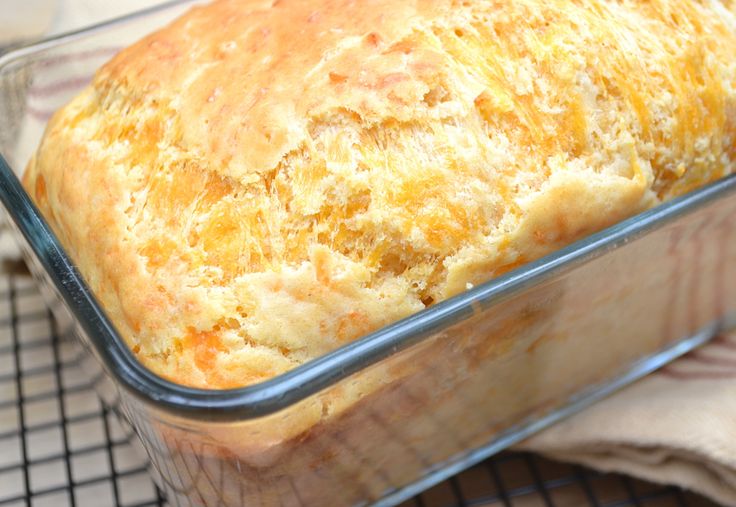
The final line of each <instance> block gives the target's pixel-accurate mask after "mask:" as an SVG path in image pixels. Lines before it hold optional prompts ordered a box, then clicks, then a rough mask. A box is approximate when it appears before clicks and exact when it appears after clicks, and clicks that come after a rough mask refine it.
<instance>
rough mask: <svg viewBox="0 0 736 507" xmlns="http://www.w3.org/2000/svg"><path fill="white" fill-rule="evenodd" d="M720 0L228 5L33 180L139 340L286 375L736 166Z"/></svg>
mask: <svg viewBox="0 0 736 507" xmlns="http://www.w3.org/2000/svg"><path fill="white" fill-rule="evenodd" d="M734 11H736V8H735V7H734V2H731V1H725V0H724V1H718V0H701V1H696V0H649V1H644V0H585V1H572V0H570V1H568V0H484V1H480V0H477V1H472V0H471V1H460V0H373V1H352V0H217V1H215V2H214V3H211V4H209V5H205V6H200V7H195V8H193V9H192V10H191V11H190V12H188V13H187V14H186V15H184V16H183V17H181V18H180V19H178V20H176V21H175V22H173V23H172V24H171V25H170V26H168V27H166V28H164V29H162V30H160V31H158V32H156V33H154V34H152V35H150V36H148V37H147V38H145V39H143V40H141V41H140V42H138V43H136V44H134V45H133V46H131V47H129V48H127V49H125V50H123V51H121V52H120V53H119V54H118V55H117V56H116V57H114V58H113V59H112V61H110V62H109V63H108V64H106V65H105V66H104V67H103V68H102V69H100V71H99V72H98V73H97V75H96V76H95V78H94V80H93V82H92V83H91V85H90V86H89V87H88V88H86V89H85V90H84V92H83V93H81V94H80V95H79V96H78V97H76V98H75V99H74V100H73V101H71V103H70V104H68V105H67V106H66V107H64V108H63V109H61V110H60V111H59V112H58V113H57V114H56V115H55V116H54V117H53V119H52V120H51V122H50V124H49V126H48V128H47V131H46V133H45V136H44V138H43V141H42V143H41V145H40V147H39V149H38V151H37V153H36V154H35V156H34V157H33V159H32V160H31V162H30V163H29V165H28V169H27V172H26V174H25V177H24V184H25V185H26V187H27V188H28V190H29V191H30V192H31V193H32V195H33V197H34V199H35V202H36V203H37V205H38V206H39V208H40V210H41V211H42V213H43V214H44V216H45V217H46V218H47V219H48V221H49V222H50V224H51V225H52V227H53V229H54V231H55V232H56V234H57V235H58V237H59V238H60V240H61V242H62V244H63V245H64V246H65V248H66V249H68V251H69V253H70V254H71V256H72V258H73V259H74V261H75V262H76V263H77V265H78V268H79V270H80V271H81V273H82V274H83V275H84V277H85V279H86V281H87V282H88V284H89V285H90V287H91V289H92V290H93V292H94V293H95V294H96V295H97V297H98V298H99V299H100V301H101V303H102V305H103V306H104V308H105V310H106V311H107V313H108V314H109V316H110V317H111V319H112V321H113V322H114V324H115V325H116V326H117V327H118V329H119V330H120V332H121V334H122V335H123V337H124V338H125V339H126V341H127V343H128V344H129V346H130V347H131V349H132V350H133V352H134V353H135V354H136V355H137V357H138V358H139V359H140V360H141V361H142V362H143V363H144V364H145V365H147V366H148V367H150V368H151V369H152V370H153V371H155V372H156V373H158V374H160V375H162V376H164V377H166V378H169V379H172V380H174V381H176V382H179V383H182V384H186V385H191V386H199V387H209V388H227V387H234V386H243V385H248V384H252V383H256V382H259V381H262V380H264V379H267V378H270V377H272V376H275V375H278V374H280V373H282V372H284V371H287V370H289V369H291V368H293V367H295V366H297V365H299V364H302V363H304V362H305V361H308V360H310V359H312V358H315V357H317V356H319V355H321V354H324V353H325V352H327V351H330V350H332V349H335V348H336V347H339V346H340V345H342V344H345V343H346V342H348V341H350V340H354V339H356V338H358V337H360V336H363V335H365V334H367V333H369V332H371V331H374V330H377V329H379V328H381V327H382V326H385V325H387V324H390V323H392V322H394V321H396V320H399V319H401V318H403V317H406V316H408V315H411V314H413V313H415V312H418V311H420V310H422V309H424V308H425V307H427V306H430V305H432V304H434V303H436V302H438V301H441V300H444V299H446V298H449V297H451V296H453V295H455V294H458V293H459V292H462V291H464V290H466V288H468V287H470V286H473V285H476V284H479V283H482V282H484V281H487V280H489V279H491V278H493V277H494V276H498V275H499V274H502V273H504V272H507V271H509V270H511V269H514V268H516V267H518V266H520V265H522V264H524V263H526V262H528V261H530V260H533V259H536V258H539V257H540V256H543V255H545V254H547V253H550V252H552V251H554V250H555V249H558V248H560V247H561V246H564V245H566V244H569V243H571V242H573V241H575V240H578V239H580V238H582V237H584V236H586V235H588V234H590V233H592V232H594V231H597V230H600V229H603V228H605V227H607V226H609V225H611V224H614V223H616V222H617V221H620V220H622V219H624V218H626V217H629V216H631V215H634V214H636V213H638V212H640V211H642V210H645V209H647V208H650V207H652V206H654V205H656V204H658V203H660V202H662V201H663V200H666V199H668V198H671V197H673V196H677V195H680V194H683V193H685V192H687V191H689V190H691V189H694V188H696V187H698V186H701V185H703V184H705V183H707V182H710V181H714V180H716V179H718V178H721V177H723V176H724V175H727V174H729V173H732V172H733V171H734V167H735V163H736V150H735V144H734V142H735V137H734V136H735V135H736V92H735V91H734V84H736V56H734V55H736V53H735V52H734V51H735V50H734V48H736V17H734Z"/></svg>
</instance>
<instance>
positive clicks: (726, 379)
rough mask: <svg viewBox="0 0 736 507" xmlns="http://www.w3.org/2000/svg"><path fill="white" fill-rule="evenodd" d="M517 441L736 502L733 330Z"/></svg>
mask: <svg viewBox="0 0 736 507" xmlns="http://www.w3.org/2000/svg"><path fill="white" fill-rule="evenodd" d="M519 447H521V448H523V449H526V450H530V451H535V452H539V453H542V454H544V455H546V456H548V457H550V458H552V459H557V460H561V461H569V462H574V463H580V464H583V465H586V466H589V467H592V468H596V469H598V470H602V471H606V472H622V473H625V474H628V475H634V476H638V477H640V478H643V479H647V480H649V481H652V482H659V483H663V484H675V485H678V486H682V487H683V488H686V489H691V490H693V491H697V492H699V493H701V494H703V495H705V496H708V497H710V498H712V499H713V500H716V501H717V502H719V503H721V504H724V505H729V506H736V333H733V332H732V333H724V334H721V335H720V336H718V337H717V338H715V339H713V340H712V341H711V342H710V343H709V344H707V345H705V346H703V347H701V348H700V349H698V350H695V351H694V352H691V353H690V354H688V355H686V356H684V357H683V358H681V359H679V360H677V361H675V362H674V363H671V364H669V365H668V366H665V367H664V368H662V369H661V370H659V371H657V372H655V373H653V374H651V375H649V376H648V377H646V378H644V379H642V380H640V381H638V382H636V383H635V384H632V385H631V386H629V387H627V388H625V389H624V390H622V391H620V392H618V393H616V394H614V395H613V396H611V397H609V398H607V399H606V400H604V401H602V402H600V403H598V404H596V405H594V406H592V407H590V408H588V409H586V410H585V411H583V412H581V413H579V414H577V415H575V416H573V417H571V418H569V419H567V420H565V421H563V422H561V423H559V424H557V425H556V426H554V427H552V428H550V429H548V430H546V431H544V432H542V433H540V434H537V435H535V436H534V437H532V438H531V439H529V440H527V441H525V442H523V443H522V444H521V445H520V446H519Z"/></svg>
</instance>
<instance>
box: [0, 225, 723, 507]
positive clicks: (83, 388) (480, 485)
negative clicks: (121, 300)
mask: <svg viewBox="0 0 736 507" xmlns="http://www.w3.org/2000/svg"><path fill="white" fill-rule="evenodd" d="M0 260H2V267H1V268H0V507H20V506H33V507H45V506H54V507H57V506H60V507H63V506H73V507H77V506H79V507H108V506H109V507H115V506H125V507H132V506H138V507H143V506H165V505H167V503H166V501H165V499H164V498H163V496H162V495H161V493H160V492H159V491H158V489H156V487H155V486H154V485H153V483H152V482H151V479H150V478H149V474H148V471H147V468H146V467H147V461H146V460H145V459H143V458H142V457H141V456H143V454H142V452H141V450H140V449H135V447H137V441H136V439H135V437H134V436H133V433H132V431H131V430H130V429H129V428H127V427H126V426H125V425H123V424H121V423H120V421H119V420H118V417H117V415H116V414H115V413H113V411H112V410H110V409H109V408H107V407H105V406H103V405H102V404H101V403H100V401H99V400H98V398H97V396H96V394H95V393H94V391H93V390H92V380H91V379H89V378H87V377H86V376H85V375H84V373H83V372H82V371H81V370H80V369H79V367H78V363H79V356H78V354H80V352H79V350H78V348H77V347H75V346H74V345H73V344H72V343H71V342H70V338H68V337H66V336H62V335H61V333H60V332H59V330H58V329H57V328H56V325H55V323H54V321H53V319H52V318H51V315H50V313H49V311H48V310H47V308H46V307H45V305H44V303H43V300H42V299H41V296H40V294H39V293H38V292H37V290H36V288H35V285H34V283H33V281H32V280H31V279H30V278H29V277H28V275H27V274H26V273H25V272H24V270H23V265H22V263H21V262H20V261H18V260H17V253H16V251H15V249H14V247H13V245H12V241H11V240H10V238H9V235H8V234H7V233H5V232H3V233H0ZM537 505H541V506H585V505H591V506H610V507H613V506H616V507H618V506H647V507H649V506H651V507H654V506H659V507H664V506H678V507H682V506H698V507H699V506H712V505H714V504H712V503H710V502H708V501H707V500H704V499H702V498H699V497H696V496H695V495H692V494H690V493H685V492H683V491H680V490H678V489H676V488H672V487H662V486H655V485H651V484H647V483H644V482H640V481H637V480H634V479H630V478H627V477H623V476H618V475H612V474H599V473H596V472H593V471H590V470H586V469H583V468H581V467H577V466H571V465H564V464H559V463H554V462H551V461H548V460H546V459H543V458H540V457H537V456H534V455H531V454H520V453H505V454H502V455H500V456H497V457H495V458H493V459H490V460H487V461H486V462H484V463H482V464H480V465H478V466H475V467H473V468H471V469H470V470H467V471H465V472H463V473H461V474H459V475H458V476H456V477H454V478H452V479H450V480H448V481H445V482H444V483H442V484H440V485H438V486H435V487H434V488H432V489H430V490H429V491H427V492H425V493H423V494H422V495H420V496H418V497H416V498H414V499H413V500H411V501H409V502H406V503H405V504H404V506H405V507H410V506H416V507H450V506H457V507H460V506H505V507H509V506H514V507H518V506H530V507H531V506H537Z"/></svg>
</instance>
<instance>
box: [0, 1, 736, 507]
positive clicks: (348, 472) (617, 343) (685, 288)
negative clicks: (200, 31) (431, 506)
mask: <svg viewBox="0 0 736 507" xmlns="http://www.w3.org/2000/svg"><path fill="white" fill-rule="evenodd" d="M187 6H188V5H187V4H181V3H177V4H170V5H167V6H165V7H161V8H156V9H152V10H149V11H147V12H144V13H140V14H136V15H133V16H129V17H127V18H125V19H122V20H118V21H115V22H112V23H107V24H104V25H100V26H97V27H94V28H92V29H89V30H85V31H83V32H78V33H75V34H71V35H68V36H63V37H61V38H57V39H55V40H50V41H45V42H43V43H40V44H37V45H35V46H32V47H27V48H24V49H21V50H19V51H17V52H15V53H12V54H9V55H6V56H4V57H2V58H0V121H1V122H2V124H1V125H0V154H2V158H1V159H0V200H2V203H3V204H4V206H5V207H6V209H7V211H8V213H7V215H8V217H9V220H8V223H9V224H10V225H11V226H12V227H13V228H14V229H15V230H16V231H17V232H18V234H17V236H18V238H19V241H20V242H21V244H22V245H23V247H24V251H25V253H26V254H27V259H28V261H29V264H30V265H31V269H32V271H33V273H34V275H35V276H36V277H37V278H38V280H39V283H40V284H41V286H42V287H43V288H44V292H45V293H46V294H47V296H48V298H49V299H48V301H49V304H50V306H51V307H52V309H53V310H54V312H55V314H56V315H57V317H58V318H59V319H60V320H62V321H66V322H69V323H70V324H72V325H73V329H74V330H75V331H76V335H77V336H78V338H79V343H80V344H81V345H82V346H83V347H84V348H86V349H87V350H88V351H89V354H88V360H86V363H87V367H88V368H89V370H90V375H93V376H94V378H95V379H96V380H97V385H98V388H99V389H98V390H99V392H100V395H101V396H102V397H103V398H104V399H105V400H106V401H107V402H108V403H110V404H113V405H116V406H117V407H119V408H120V410H121V412H122V413H123V414H124V415H125V417H126V418H127V419H128V420H129V421H130V422H131V424H132V425H133V426H134V428H135V429H136V432H137V434H138V435H139V436H140V438H141V440H142V442H143V444H144V447H145V448H146V450H147V452H148V455H149V457H150V459H151V462H152V464H153V466H154V467H153V468H154V475H155V479H156V480H157V482H158V484H159V485H160V486H161V487H162V489H163V490H164V491H165V493H166V495H167V496H168V498H169V501H170V502H171V504H172V505H181V506H192V505H196V506H208V507H210V506H215V505H217V506H228V507H231V506H238V507H239V506H246V505H247V506H253V505H285V506H292V505H307V506H311V505H319V506H332V505H334V506H349V505H365V504H373V503H375V504H379V505H392V504H396V503H398V502H400V501H401V500H402V499H405V498H408V497H409V496H411V495H412V494H414V493H416V492H417V491H420V490H421V489H423V488H426V487H428V486H430V485H432V484H434V483H436V482H438V481H440V480H442V479H443V478H445V477H447V476H449V475H450V474H453V473H455V472H457V471H459V470H460V469H462V468H464V467H467V466H470V465H472V464H474V463H476V462H478V461H480V460H481V459H483V458H484V457H486V456H488V455H490V454H492V453H494V452H497V451H499V450H501V449H502V448H504V447H507V446H509V445H511V444H513V443H514V442H517V441H519V440H520V439H522V438H525V437H526V436H528V435H530V434H531V433H532V432H534V431H537V430H539V429H541V428H543V427H545V426H547V425H549V424H552V423H553V422H555V421H557V420H559V419H560V418H562V417H564V416H566V415H568V414H570V413H572V412H574V411H576V410H579V409H580V408H582V407H584V406H585V405H586V404H589V403H591V402H593V401H595V400H597V399H600V398H601V397H603V396H605V395H606V394H608V393H610V392H612V391H613V390H615V389H617V388H619V387H621V386H622V385H625V384H626V383H628V382H630V381H632V380H635V379H636V378H639V377H641V376H642V375H645V374H647V373H648V372H651V371H652V370H654V369H656V368H657V367H659V366H661V365H662V364H664V363H666V362H667V361H669V360H671V359H672V358H674V357H677V356H679V355H681V354H683V353H685V352H687V351H688V350H690V349H692V348H693V347H696V346H698V345H699V344H701V343H703V342H704V341H706V340H708V339H709V338H710V337H712V336H714V335H715V334H716V333H717V332H718V331H719V329H720V328H722V327H723V326H726V325H729V324H732V323H733V321H734V319H735V318H736V177H729V178H726V179H723V180H721V181H719V182H717V183H715V184H712V185H710V186H709V187H707V188H703V189H700V190H697V191H695V192H693V193H691V194H689V195H687V196H685V197H683V198H680V199H677V200H675V201H672V202H669V203H667V204H665V205H662V206H660V207H658V208H656V209H654V210H651V211H648V212H646V213H643V214H641V215H638V216H636V217H634V218H631V219H629V220H627V221H625V222H623V223H620V224H618V225H616V226H614V227H611V228H609V229H607V230H605V231H602V232H600V233H598V234H595V235H593V236H591V237H589V238H587V239H585V240H583V241H580V242H578V243H576V244H574V245H572V246H570V247H568V248H565V249H563V250H561V251H559V252H557V253H555V254H553V255H550V256H547V257H545V258H543V259H541V260H539V261H537V262H533V263H531V264H528V265H526V266H523V267H521V268H518V269H516V270H515V271H513V272H510V273H508V274H506V275H504V276H502V277H500V278H497V279H495V280H493V281H491V282H488V283H486V284H484V285H482V286H479V287H476V288H474V289H472V290H470V291H468V292H466V293H464V294H461V295H459V296H457V297H454V298H452V299H450V300H448V301H445V302H443V303H440V304H437V305H435V306H433V307H431V308H429V309H427V310H425V311H423V312H421V313H419V314H417V315H415V316H412V317H410V318H408V319H405V320H403V321H401V322H398V323H396V324H394V325H392V326H389V327H387V328H385V329H382V330H380V331H378V332H376V333H373V334H371V335H369V336H366V337H364V338H362V339H360V340H358V341H356V342H354V343H351V344H348V345H346V346H344V347H342V348H340V349H338V350H336V351H334V352H332V353H330V354H328V355H326V356H324V357H321V358H319V359H316V360H314V361H311V362H310V363H308V364H305V365H303V366H301V367H299V368H297V369H295V370H293V371H291V372H289V373H287V374H285V375H281V376H279V377H277V378H274V379H272V380H269V381H267V382H264V383H262V384H258V385H254V386H251V387H248V388H243V389H236V390H229V391H207V390H198V389H190V388H186V387H182V386H177V385H174V384H172V383H170V382H168V381H166V380H164V379H161V378H159V377H157V376H155V375H154V374H152V373H151V372H149V371H147V370H146V369H144V368H143V367H142V366H141V365H140V364H138V363H137V362H136V360H135V359H134V357H133V356H132V354H131V353H130V352H129V351H128V349H127V348H126V346H125V345H124V343H123V341H122V340H121V339H120V338H119V337H118V335H117V333H116V331H115V329H114V327H113V326H112V324H111V323H110V322H109V321H108V319H107V318H106V316H105V314H104V312H103V311H102V309H101V308H100V306H99V304H98V303H97V302H96V301H95V298H94V296H93V295H92V294H91V293H90V292H89V290H88V289H87V287H86V286H85V283H84V281H83V280H82V279H81V277H80V275H79V274H78V272H77V271H76V270H75V268H74V264H73V262H72V261H71V260H70V259H69V258H68V257H67V255H66V254H65V253H64V251H63V249H62V247H61V246H60V245H59V243H58V242H57V240H56V238H55V237H54V235H53V234H52V233H51V231H50V229H49V228H48V226H47V225H46V223H45V222H44V220H43V219H42V218H41V217H40V216H39V215H38V213H37V210H36V208H35V207H34V206H33V204H32V203H31V201H30V199H29V197H28V196H27V195H26V193H25V192H24V191H23V189H22V187H21V186H20V184H19V182H18V179H17V177H16V175H17V174H20V173H21V172H22V170H23V168H24V165H25V163H26V161H27V159H28V157H29V155H30V153H31V151H32V150H33V149H34V148H35V146H36V144H37V142H38V140H39V139H40V136H41V134H42V129H43V124H44V122H45V120H46V119H47V117H48V115H49V114H50V113H51V112H52V111H53V110H55V109H56V108H58V107H59V106H61V105H62V104H63V103H65V102H66V101H67V100H69V98H71V97H72V96H73V95H74V94H75V93H77V92H78V91H79V90H80V89H81V88H82V87H83V86H84V85H85V84H86V83H87V82H88V81H89V79H90V77H91V75H92V73H93V72H94V70H95V69H96V68H97V67H99V66H100V65H101V64H102V63H103V62H104V61H106V60H107V59H108V58H109V57H110V56H111V55H112V54H113V53H114V52H115V51H116V50H117V49H119V48H120V47H122V46H125V45H127V44H129V43H131V42H133V41H134V40H136V39H137V38H139V37H140V36H142V35H143V34H144V33H146V32H148V31H150V30H152V29H154V28H156V27H158V26H161V25H163V24H164V23H165V22H167V21H168V20H170V19H172V18H173V17H174V16H176V15H178V14H180V13H181V12H182V11H183V9H185V8H186V7H187ZM103 372H104V373H103Z"/></svg>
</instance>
